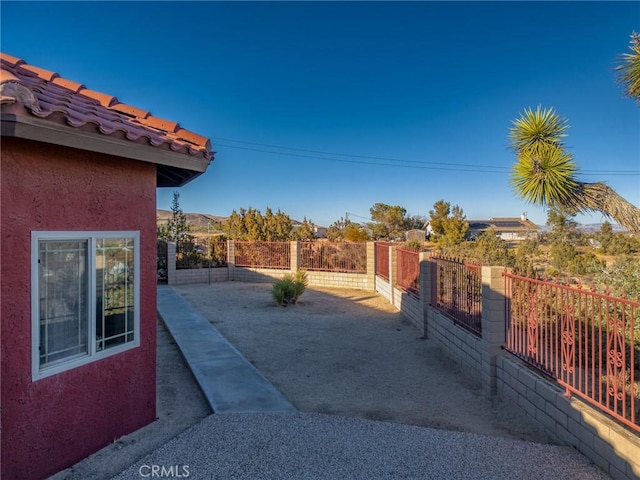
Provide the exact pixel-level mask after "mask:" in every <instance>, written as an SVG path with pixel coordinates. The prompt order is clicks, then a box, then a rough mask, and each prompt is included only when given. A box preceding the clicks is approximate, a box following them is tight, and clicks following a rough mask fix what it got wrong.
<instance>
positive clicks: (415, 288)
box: [396, 248, 420, 295]
mask: <svg viewBox="0 0 640 480" xmlns="http://www.w3.org/2000/svg"><path fill="white" fill-rule="evenodd" d="M396 255H397V258H396V284H397V285H398V287H400V288H402V289H403V290H405V291H407V292H409V293H412V294H414V295H420V253H419V252H416V251H415V250H405V249H403V248H396Z"/></svg>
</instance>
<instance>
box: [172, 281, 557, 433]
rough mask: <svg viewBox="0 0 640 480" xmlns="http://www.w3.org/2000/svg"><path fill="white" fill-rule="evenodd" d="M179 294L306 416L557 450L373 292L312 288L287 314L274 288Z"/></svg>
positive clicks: (211, 288)
mask: <svg viewBox="0 0 640 480" xmlns="http://www.w3.org/2000/svg"><path fill="white" fill-rule="evenodd" d="M176 290H177V291H178V292H179V293H180V294H181V295H183V296H184V297H185V298H186V299H187V300H188V301H189V302H190V303H191V304H192V305H194V306H195V307H196V308H197V309H198V310H199V311H200V312H201V313H202V314H203V315H204V316H205V317H206V318H208V319H209V320H210V321H211V322H212V324H213V325H214V326H215V327H216V328H217V329H218V330H219V331H220V332H221V333H222V334H223V335H224V336H225V337H226V338H227V339H228V340H229V341H230V342H231V343H232V344H233V345H234V346H235V347H236V348H237V349H238V350H239V351H240V352H241V353H242V354H243V355H244V356H245V357H246V358H247V359H248V360H249V361H250V362H252V363H253V364H254V365H255V366H256V367H257V368H258V369H259V370H260V371H261V372H262V373H263V374H264V375H265V376H266V377H267V378H268V379H269V380H270V381H271V382H272V383H273V384H274V385H275V386H276V387H277V388H278V389H279V390H280V391H281V392H282V393H283V394H284V396H285V397H286V398H287V399H288V400H289V401H290V402H291V403H292V404H293V405H294V406H295V407H296V408H298V409H299V410H301V411H304V412H320V413H329V414H336V415H344V416H356V417H361V418H366V419H374V420H382V421H389V422H397V423H404V424H410V425H420V426H426V427H432V428H440V429H447V430H458V431H465V432H473V433H481V434H487V435H495V436H503V437H508V438H518V439H524V440H529V441H533V442H540V443H551V440H550V439H549V438H548V437H547V436H546V435H545V434H544V433H543V432H542V430H541V429H540V428H539V427H538V426H537V425H536V424H534V423H533V422H532V421H530V420H528V419H527V418H526V417H525V416H524V414H523V413H522V412H521V411H520V410H519V409H517V408H516V407H513V406H511V405H509V404H506V403H504V402H501V401H499V400H497V399H496V398H487V397H486V396H485V394H484V393H483V392H482V390H481V388H480V385H479V383H478V382H477V381H476V380H475V379H474V378H473V377H472V376H471V375H469V374H467V373H466V372H463V371H461V369H460V367H459V366H458V365H456V364H455V363H453V362H452V361H450V360H449V359H448V358H446V357H445V356H444V355H443V354H442V352H441V351H440V350H439V348H438V347H436V346H435V345H434V344H432V342H430V341H429V340H426V339H424V338H421V336H420V333H419V332H418V331H417V330H416V329H415V328H414V327H413V326H412V325H411V324H410V323H409V322H408V321H406V320H404V319H403V318H402V316H401V315H400V313H398V312H397V311H396V310H395V308H394V307H392V306H391V305H390V304H388V303H387V301H386V300H384V299H383V298H382V297H380V296H378V295H376V294H374V293H370V292H363V291H359V290H343V289H317V288H313V289H309V288H308V289H307V291H306V292H305V293H304V295H302V297H301V298H300V300H299V302H298V304H297V305H293V306H289V307H286V308H283V307H278V306H276V305H275V304H274V303H273V300H272V298H271V292H270V290H271V285H270V284H256V283H241V282H223V283H214V284H212V285H189V286H182V287H178V288H176Z"/></svg>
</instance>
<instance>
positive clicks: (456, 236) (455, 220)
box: [438, 205, 469, 247]
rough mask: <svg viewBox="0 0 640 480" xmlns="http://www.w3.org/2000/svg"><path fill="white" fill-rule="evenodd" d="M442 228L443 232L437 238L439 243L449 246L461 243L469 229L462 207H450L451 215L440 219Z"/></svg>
mask: <svg viewBox="0 0 640 480" xmlns="http://www.w3.org/2000/svg"><path fill="white" fill-rule="evenodd" d="M442 228H443V230H444V233H443V235H442V236H441V237H440V238H439V239H438V243H439V245H441V246H443V247H450V246H453V245H459V244H461V243H462V242H463V241H464V239H465V236H466V235H467V232H468V231H469V223H467V217H466V216H465V215H464V212H463V211H462V208H460V207H459V206H458V205H455V206H454V207H453V208H452V209H451V215H450V216H448V217H447V218H445V219H444V220H443V221H442Z"/></svg>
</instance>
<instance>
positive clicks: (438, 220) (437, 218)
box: [429, 200, 451, 237]
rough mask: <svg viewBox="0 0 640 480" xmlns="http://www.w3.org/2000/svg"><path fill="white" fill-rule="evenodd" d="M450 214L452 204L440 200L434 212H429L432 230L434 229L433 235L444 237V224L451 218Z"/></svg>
mask: <svg viewBox="0 0 640 480" xmlns="http://www.w3.org/2000/svg"><path fill="white" fill-rule="evenodd" d="M450 214H451V204H450V203H449V202H445V201H444V200H438V201H437V202H436V203H434V205H433V210H429V218H430V220H431V228H433V233H434V234H435V235H436V236H437V237H439V236H441V235H444V225H443V222H444V221H445V220H446V219H447V218H448V217H449V215H450Z"/></svg>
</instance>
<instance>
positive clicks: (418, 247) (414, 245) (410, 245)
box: [404, 240, 423, 252]
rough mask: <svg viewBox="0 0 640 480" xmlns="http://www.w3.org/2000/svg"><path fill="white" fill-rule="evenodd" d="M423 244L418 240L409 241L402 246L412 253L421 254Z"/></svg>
mask: <svg viewBox="0 0 640 480" xmlns="http://www.w3.org/2000/svg"><path fill="white" fill-rule="evenodd" d="M422 247H423V244H422V242H421V241H420V240H409V241H408V242H406V243H405V244H404V248H406V249H407V250H412V251H414V252H421V251H422V250H423V248H422Z"/></svg>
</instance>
